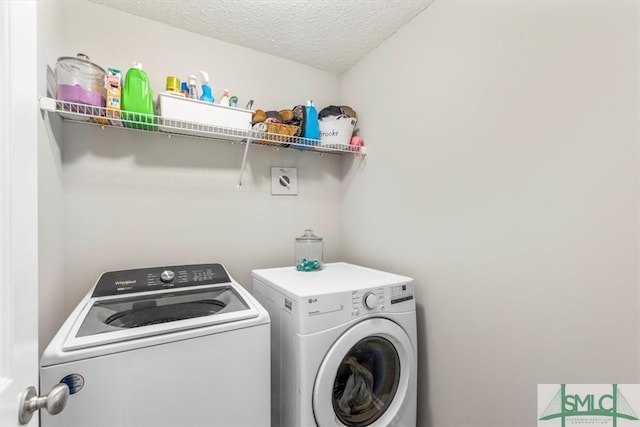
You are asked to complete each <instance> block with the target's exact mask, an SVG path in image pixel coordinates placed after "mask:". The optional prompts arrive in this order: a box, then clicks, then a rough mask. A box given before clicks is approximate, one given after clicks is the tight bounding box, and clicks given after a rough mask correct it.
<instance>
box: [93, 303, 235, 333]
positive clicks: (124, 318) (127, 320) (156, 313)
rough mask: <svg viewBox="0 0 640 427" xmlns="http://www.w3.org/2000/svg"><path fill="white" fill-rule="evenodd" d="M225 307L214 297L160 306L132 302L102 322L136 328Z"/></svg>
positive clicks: (190, 316) (200, 315)
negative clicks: (129, 307)
mask: <svg viewBox="0 0 640 427" xmlns="http://www.w3.org/2000/svg"><path fill="white" fill-rule="evenodd" d="M151 302H153V301H151ZM138 304H139V303H138ZM225 307H226V304H225V303H223V302H222V301H218V300H216V299H211V300H201V301H188V302H181V303H176V304H166V305H160V306H157V305H153V304H151V305H149V304H146V305H143V306H141V305H137V304H134V305H133V308H132V309H131V310H125V311H120V312H118V313H115V314H113V315H111V316H109V317H108V318H107V319H106V320H105V322H104V323H106V324H107V325H111V326H116V327H119V328H138V327H140V326H148V325H155V324H158V323H166V322H173V321H176V320H184V319H192V318H194V317H202V316H209V315H211V314H215V313H217V312H218V311H220V310H222V309H223V308H225Z"/></svg>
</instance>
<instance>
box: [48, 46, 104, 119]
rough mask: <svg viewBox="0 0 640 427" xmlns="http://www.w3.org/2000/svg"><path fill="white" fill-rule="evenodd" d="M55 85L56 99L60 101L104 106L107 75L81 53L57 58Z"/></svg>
mask: <svg viewBox="0 0 640 427" xmlns="http://www.w3.org/2000/svg"><path fill="white" fill-rule="evenodd" d="M56 83H57V88H56V92H57V93H56V98H57V99H59V100H61V101H68V102H75V103H78V104H86V105H93V106H95V107H105V106H106V103H107V73H106V72H105V71H104V69H103V68H102V67H99V66H98V65H96V64H94V63H93V62H90V61H89V57H88V56H86V55H84V54H82V53H79V54H78V56H76V57H71V56H63V57H60V58H58V62H57V64H56Z"/></svg>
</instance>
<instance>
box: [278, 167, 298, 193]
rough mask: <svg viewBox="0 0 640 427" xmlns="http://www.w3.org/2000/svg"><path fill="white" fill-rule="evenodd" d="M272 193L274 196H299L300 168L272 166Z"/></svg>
mask: <svg viewBox="0 0 640 427" xmlns="http://www.w3.org/2000/svg"><path fill="white" fill-rule="evenodd" d="M271 195H273V196H297V195H298V169H296V168H284V167H277V166H276V167H272V168H271Z"/></svg>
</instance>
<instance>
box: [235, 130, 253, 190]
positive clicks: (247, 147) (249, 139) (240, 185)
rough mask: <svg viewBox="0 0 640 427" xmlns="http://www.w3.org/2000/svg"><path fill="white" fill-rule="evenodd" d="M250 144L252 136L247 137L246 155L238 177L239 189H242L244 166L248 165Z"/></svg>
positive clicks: (243, 157)
mask: <svg viewBox="0 0 640 427" xmlns="http://www.w3.org/2000/svg"><path fill="white" fill-rule="evenodd" d="M250 145H251V138H247V143H246V145H245V147H244V155H243V156H242V166H240V177H238V187H237V188H238V190H242V175H243V174H244V168H245V167H246V166H247V154H249V146H250Z"/></svg>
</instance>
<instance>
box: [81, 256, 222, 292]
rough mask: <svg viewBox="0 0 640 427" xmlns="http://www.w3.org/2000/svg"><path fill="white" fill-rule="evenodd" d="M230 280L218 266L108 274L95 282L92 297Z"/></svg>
mask: <svg viewBox="0 0 640 427" xmlns="http://www.w3.org/2000/svg"><path fill="white" fill-rule="evenodd" d="M230 280H231V279H230V278H229V275H228V274H227V272H226V270H225V269H224V267H223V266H222V265H220V264H194V265H174V266H167V267H153V268H139V269H136V270H121V271H109V272H107V273H104V274H103V275H102V276H100V279H98V283H97V284H96V288H95V289H94V291H93V294H92V296H93V297H102V296H109V295H120V294H128V293H134V292H146V291H155V290H158V289H165V288H185V287H189V286H199V285H210V284H216V283H227V282H229V281H230Z"/></svg>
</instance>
